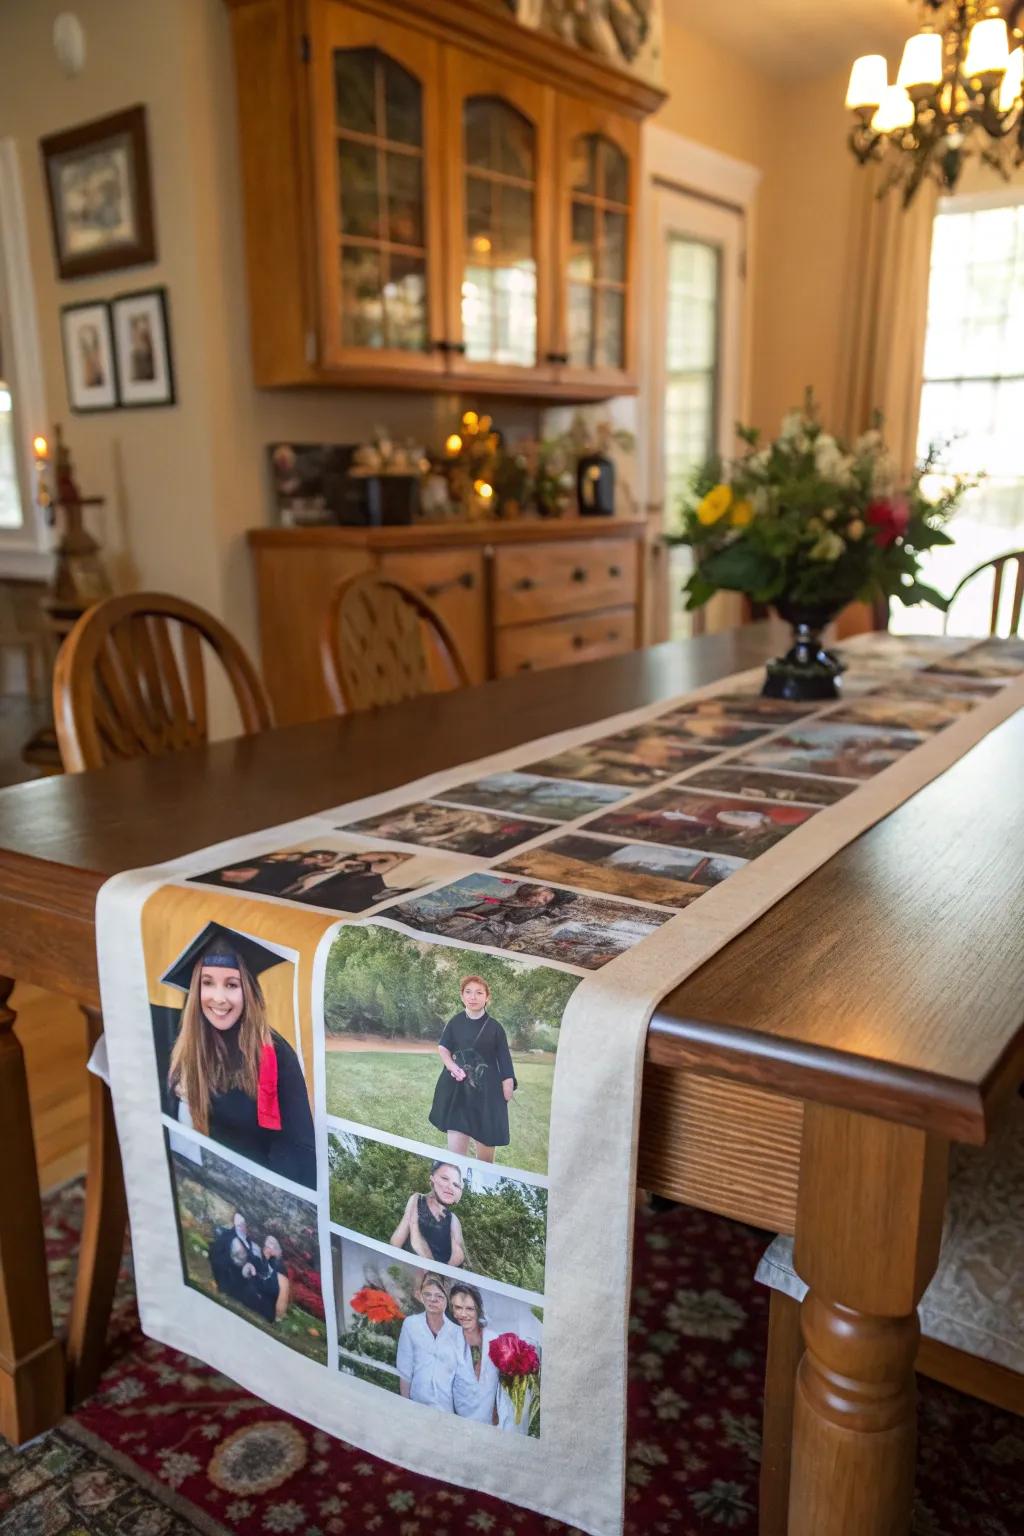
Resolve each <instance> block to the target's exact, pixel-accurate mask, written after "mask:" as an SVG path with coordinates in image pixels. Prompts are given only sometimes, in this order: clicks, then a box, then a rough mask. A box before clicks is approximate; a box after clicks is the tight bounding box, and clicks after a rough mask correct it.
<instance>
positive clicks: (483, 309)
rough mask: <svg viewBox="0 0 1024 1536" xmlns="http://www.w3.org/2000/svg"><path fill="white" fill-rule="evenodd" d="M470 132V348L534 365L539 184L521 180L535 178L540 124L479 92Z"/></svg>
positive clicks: (466, 116) (491, 358)
mask: <svg viewBox="0 0 1024 1536" xmlns="http://www.w3.org/2000/svg"><path fill="white" fill-rule="evenodd" d="M463 133H464V138H465V154H466V166H467V169H466V235H465V241H466V244H465V265H464V267H463V279H462V339H463V341H464V343H465V346H466V356H467V357H469V358H471V359H472V360H474V361H476V362H494V363H504V364H514V365H517V366H520V367H532V366H533V365H534V364H535V363H536V360H537V276H536V261H535V253H534V206H533V202H534V192H533V187H532V185H526V186H521V185H516V181H523V182H532V178H533V156H534V129H533V124H532V123H530V122H529V121H528V120H527V119H526V118H525V117H523V115H522V114H521V113H520V112H517V111H516V110H515V108H514V107H511V106H509V104H508V103H507V102H504V101H500V100H498V99H497V98H494V97H472V98H470V99H469V100H468V101H467V102H466V103H465V107H464V110H463ZM510 178H515V179H514V180H511V179H510Z"/></svg>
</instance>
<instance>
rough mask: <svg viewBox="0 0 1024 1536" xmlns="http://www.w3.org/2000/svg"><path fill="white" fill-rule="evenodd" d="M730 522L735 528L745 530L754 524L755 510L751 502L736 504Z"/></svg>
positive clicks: (738, 502)
mask: <svg viewBox="0 0 1024 1536" xmlns="http://www.w3.org/2000/svg"><path fill="white" fill-rule="evenodd" d="M729 521H730V523H732V526H733V527H734V528H745V527H746V526H747V524H748V523H752V522H753V521H754V509H753V507H752V506H751V504H750V502H749V501H737V502H735V503H734V505H733V509H732V513H731V515H730V517H729Z"/></svg>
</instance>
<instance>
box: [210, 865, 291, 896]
mask: <svg viewBox="0 0 1024 1536" xmlns="http://www.w3.org/2000/svg"><path fill="white" fill-rule="evenodd" d="M236 869H257V870H258V871H259V873H258V874H257V875H256V876H255V878H254V879H252V880H247V881H246V883H245V884H244V885H239V884H238V883H237V882H235V881H233V880H225V879H224V878H223V877H224V873H225V871H226V870H236ZM309 873H310V866H309V865H308V864H307V863H306V862H305V860H304V859H300V858H295V859H267V860H264V859H263V858H255V859H249V860H245V859H242V860H240V861H239V862H238V863H237V864H226V865H224V867H223V868H222V869H211V870H210V871H209V873H208V874H205V875H193V876H192V879H193V880H197V881H199V882H200V883H201V884H203V885H222V886H225V887H226V888H227V889H228V890H232V891H259V893H260V895H261V896H280V894H281V892H282V891H283V890H284V888H285V887H286V886H288V885H293V884H294V882H295V881H296V880H298V879H299V878H300V876H302V875H308V874H309Z"/></svg>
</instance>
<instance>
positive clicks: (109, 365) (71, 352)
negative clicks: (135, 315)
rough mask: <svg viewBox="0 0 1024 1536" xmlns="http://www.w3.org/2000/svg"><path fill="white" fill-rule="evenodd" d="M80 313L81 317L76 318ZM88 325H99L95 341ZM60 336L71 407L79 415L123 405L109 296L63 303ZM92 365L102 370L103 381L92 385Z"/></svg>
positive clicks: (113, 408) (109, 409) (95, 326)
mask: <svg viewBox="0 0 1024 1536" xmlns="http://www.w3.org/2000/svg"><path fill="white" fill-rule="evenodd" d="M76 316H77V317H79V318H78V319H75V317H76ZM86 326H91V327H93V328H94V329H95V328H98V334H97V336H96V337H95V338H94V340H93V342H90V340H89V338H88V337H87V334H86ZM60 335H61V345H62V347H63V351H64V378H65V382H66V385H67V395H68V405H69V407H70V409H71V410H72V411H73V412H74V413H75V415H76V416H87V415H93V414H95V413H96V412H99V411H116V410H117V408H118V406H119V405H120V388H119V382H118V376H117V357H116V354H115V349H114V328H113V321H112V319H111V314H110V305H109V304H108V303H107V301H106V299H89V300H87V301H83V302H82V303H79V304H64V305H62V307H61V311H60ZM91 366H92V367H95V368H97V369H98V370H99V371H100V372H101V373H102V381H101V382H97V383H95V384H90V382H89V378H88V370H89V368H90V367H91Z"/></svg>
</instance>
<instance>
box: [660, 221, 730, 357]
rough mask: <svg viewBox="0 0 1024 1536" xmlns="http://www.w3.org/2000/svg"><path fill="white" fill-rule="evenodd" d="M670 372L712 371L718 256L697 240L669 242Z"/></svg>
mask: <svg viewBox="0 0 1024 1536" xmlns="http://www.w3.org/2000/svg"><path fill="white" fill-rule="evenodd" d="M667 314H668V337H667V340H668V370H669V372H670V373H672V372H675V371H676V370H678V369H692V368H705V369H706V368H713V367H714V362H715V353H716V350H717V335H716V332H717V328H718V252H717V250H715V248H714V247H713V246H710V245H704V244H703V243H702V242H700V241H697V240H684V239H679V238H675V237H673V238H670V240H669V253H668V311H667Z"/></svg>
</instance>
